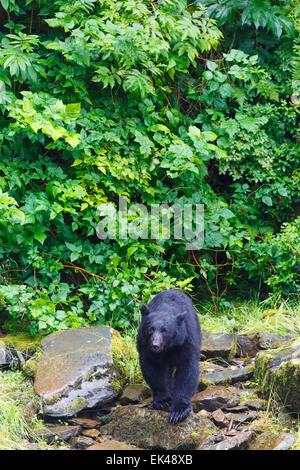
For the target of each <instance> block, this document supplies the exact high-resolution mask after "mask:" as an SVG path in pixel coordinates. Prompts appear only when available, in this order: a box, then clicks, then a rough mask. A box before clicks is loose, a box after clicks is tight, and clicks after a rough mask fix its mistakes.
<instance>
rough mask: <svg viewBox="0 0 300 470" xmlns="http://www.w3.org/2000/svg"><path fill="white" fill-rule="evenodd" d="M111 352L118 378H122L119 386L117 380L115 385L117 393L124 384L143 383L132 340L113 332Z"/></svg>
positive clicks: (137, 356)
mask: <svg viewBox="0 0 300 470" xmlns="http://www.w3.org/2000/svg"><path fill="white" fill-rule="evenodd" d="M111 351H112V357H113V360H114V363H115V364H116V366H117V367H118V369H119V372H120V377H122V378H121V383H120V384H118V380H116V383H115V386H116V387H117V388H119V391H120V390H121V389H122V388H123V387H124V385H126V384H133V383H142V382H144V379H143V376H142V373H141V369H140V364H139V355H138V351H137V348H136V344H135V341H134V339H133V338H131V337H130V336H126V337H123V336H121V334H120V333H119V332H118V331H116V330H114V331H113V335H112V346H111ZM118 375H119V374H118Z"/></svg>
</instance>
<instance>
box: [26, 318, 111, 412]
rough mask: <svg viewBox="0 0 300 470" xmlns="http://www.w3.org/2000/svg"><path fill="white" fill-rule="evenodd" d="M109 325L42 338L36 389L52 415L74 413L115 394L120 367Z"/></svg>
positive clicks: (67, 331) (107, 399)
mask: <svg viewBox="0 0 300 470" xmlns="http://www.w3.org/2000/svg"><path fill="white" fill-rule="evenodd" d="M113 333H114V332H113V330H112V329H111V328H110V327H108V326H98V327H91V328H78V329H70V330H63V331H59V332H55V333H52V334H51V335H49V336H47V337H46V338H44V339H43V340H42V341H41V347H42V355H41V357H39V359H38V361H37V365H36V374H35V380H34V390H35V392H36V394H37V395H38V396H39V397H40V398H41V401H42V412H43V414H45V415H49V416H74V415H75V414H77V413H78V412H79V411H81V410H82V409H84V408H91V407H94V406H95V405H99V406H101V405H102V404H104V403H107V402H110V401H112V400H113V399H114V398H116V396H117V394H118V391H117V388H118V387H117V386H116V383H118V380H119V374H120V372H119V370H118V368H117V366H116V365H115V364H114V361H113V338H114V334H113Z"/></svg>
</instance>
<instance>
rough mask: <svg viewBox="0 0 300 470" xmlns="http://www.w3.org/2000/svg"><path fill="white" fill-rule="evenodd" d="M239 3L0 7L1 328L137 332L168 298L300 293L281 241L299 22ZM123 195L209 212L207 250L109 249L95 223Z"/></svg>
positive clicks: (219, 300)
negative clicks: (142, 307)
mask: <svg viewBox="0 0 300 470" xmlns="http://www.w3.org/2000/svg"><path fill="white" fill-rule="evenodd" d="M246 3H247V5H246V4H245V2H243V1H242V2H241V1H235V2H234V1H222V2H221V1H220V2H218V3H217V2H201V5H200V2H199V6H198V7H197V6H195V5H193V6H191V5H188V3H187V2H186V1H185V0H180V1H178V0H177V1H175V0H174V1H173V0H168V1H160V0H158V1H156V2H149V1H146V0H139V1H132V0H120V1H118V2H115V1H113V0H101V1H100V2H96V1H95V0H81V1H78V0H72V1H69V2H63V1H62V0H59V1H56V2H46V1H45V0H39V1H37V2H34V1H32V2H28V1H25V0H21V1H20V2H17V3H16V2H15V1H13V0H12V1H4V0H3V1H1V5H2V13H3V17H4V18H5V21H4V22H3V24H2V26H1V28H0V66H1V69H0V145H1V147H0V283H1V285H0V312H1V314H2V317H3V320H6V325H7V328H8V327H9V328H16V327H17V325H21V327H22V328H23V329H26V331H28V332H29V333H31V334H32V335H34V334H36V333H38V332H42V333H49V332H51V331H53V330H56V329H59V328H70V327H77V326H85V325H88V324H101V323H111V324H112V325H113V326H115V327H118V328H121V329H126V328H130V327H132V325H133V324H135V323H136V321H137V319H138V314H139V312H138V310H139V309H138V306H139V304H140V303H141V302H144V301H147V300H149V299H150V297H151V296H152V295H153V294H155V293H157V292H158V291H159V290H161V289H164V288H169V287H180V288H184V289H186V290H190V291H192V290H193V289H194V292H195V293H199V295H200V294H201V295H203V294H204V295H206V296H209V297H210V299H211V300H212V301H213V303H214V306H215V309H217V308H218V307H219V305H222V304H223V305H224V302H225V303H226V297H225V295H226V294H229V293H230V292H232V291H233V290H234V289H237V288H238V287H239V286H240V287H241V289H243V287H244V286H245V283H246V285H247V286H248V287H249V286H251V285H253V283H254V284H255V282H256V286H257V282H258V281H259V282H263V283H264V284H263V285H264V289H265V291H266V292H267V291H268V290H275V291H278V290H280V291H281V292H282V293H283V294H285V293H287V292H290V291H291V290H292V291H293V292H294V291H295V290H296V291H297V289H298V281H297V275H298V274H299V273H298V271H297V267H296V266H297V262H298V259H297V255H296V253H297V250H296V251H293V250H292V251H291V252H287V251H286V246H285V243H284V240H286V238H284V237H288V236H290V237H291V239H293V240H296V239H297V234H298V231H299V225H298V223H296V222H294V220H295V219H296V215H297V207H298V204H299V190H300V187H299V171H298V170H297V169H298V168H299V154H300V152H299V141H297V136H296V119H297V113H298V104H297V99H298V98H297V97H298V94H297V93H298V92H297V89H296V86H295V77H296V76H297V75H295V74H296V67H295V64H296V63H297V54H296V52H297V47H298V46H297V38H296V35H295V31H296V29H297V24H298V14H299V12H298V10H297V6H295V5H294V4H293V2H281V1H278V2H259V3H260V4H259V8H258V9H257V11H256V10H255V7H257V6H258V5H257V2H256V0H255V1H254V0H253V1H251V2H246ZM203 4H206V5H208V9H207V10H205V8H204V6H203ZM220 4H222V9H219V8H217V6H218V7H219V6H220ZM214 18H215V19H214ZM293 24H294V25H295V27H294V26H292V25H293ZM245 37H248V39H249V41H248V42H247V41H246V39H245ZM254 39H255V41H254ZM253 41H254V42H253ZM279 46H280V47H279ZM297 142H298V143H297ZM119 197H124V198H126V201H127V203H128V205H132V204H134V203H139V204H144V205H145V206H147V207H148V208H149V207H150V205H151V204H158V205H161V204H169V205H172V204H175V203H176V204H177V205H178V206H180V207H183V206H184V205H185V204H204V207H205V227H204V228H205V240H204V247H203V249H202V250H200V251H195V250H194V251H186V247H185V241H184V240H182V239H173V238H172V237H171V238H169V239H168V238H162V239H147V240H144V239H141V238H139V237H138V236H137V235H138V234H139V233H140V232H139V230H140V231H142V227H140V228H138V229H135V230H133V231H132V235H133V236H132V237H131V238H130V237H129V238H127V239H118V238H117V239H115V240H109V239H105V240H99V238H98V237H97V235H96V230H97V226H98V223H99V221H100V220H101V216H103V214H102V213H101V211H100V212H99V211H97V208H98V207H99V206H100V205H101V204H107V206H106V207H109V208H110V211H111V213H113V210H114V209H115V208H116V207H117V205H118V200H119ZM130 217H131V219H130V222H132V223H133V226H134V222H135V221H136V217H137V213H135V214H131V215H130ZM282 224H287V225H282ZM173 226H174V220H171V227H173ZM281 226H282V230H281ZM134 227H136V226H134ZM287 227H290V229H288V228H287ZM280 230H281V231H280ZM277 232H278V233H279V235H277ZM288 234H289V235H288ZM293 234H294V235H293ZM293 237H294V238H293ZM281 240H282V242H281ZM270 244H271V246H270ZM272 247H273V248H272ZM274 247H275V248H274ZM268 248H270V249H271V248H272V249H273V250H274V251H270V252H268ZM275 252H276V254H275ZM260 253H261V254H260ZM289 256H290V259H289V258H288V257H289ZM259 257H263V259H264V260H265V261H264V263H261V262H259V263H256V261H255V259H256V258H259ZM287 258H288V259H287ZM268 259H269V260H270V262H271V263H272V264H273V266H274V268H275V271H274V270H273V271H272V270H271V271H270V269H268V266H269V265H270V264H268V261H267V260H268ZM275 272H276V275H275ZM274 276H275V277H274ZM276 276H279V277H276ZM241 279H242V280H243V282H241ZM248 287H247V288H246V291H248Z"/></svg>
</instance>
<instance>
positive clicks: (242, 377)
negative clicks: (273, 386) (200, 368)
mask: <svg viewBox="0 0 300 470" xmlns="http://www.w3.org/2000/svg"><path fill="white" fill-rule="evenodd" d="M253 372H254V365H249V366H246V367H235V368H226V369H225V368H224V369H220V370H215V371H214V372H208V373H206V374H202V375H200V377H199V384H198V388H199V390H203V389H204V388H205V387H208V386H210V385H221V384H227V385H228V384H234V383H237V382H244V381H246V380H249V379H250V378H251V377H252V376H253Z"/></svg>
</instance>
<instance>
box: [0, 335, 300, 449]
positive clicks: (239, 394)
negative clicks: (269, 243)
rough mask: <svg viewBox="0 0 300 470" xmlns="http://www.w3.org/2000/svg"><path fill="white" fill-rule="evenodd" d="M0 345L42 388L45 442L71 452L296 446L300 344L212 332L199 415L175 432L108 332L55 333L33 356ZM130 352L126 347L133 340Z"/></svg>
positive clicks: (38, 403) (4, 359) (1, 353)
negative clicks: (130, 374) (131, 376)
mask: <svg viewBox="0 0 300 470" xmlns="http://www.w3.org/2000/svg"><path fill="white" fill-rule="evenodd" d="M4 340H5V338H3V339H2V341H1V338H0V364H2V367H9V366H10V365H11V364H12V363H14V366H16V363H17V364H18V366H19V367H21V368H22V369H23V371H24V372H25V373H26V374H27V375H28V376H31V377H32V379H33V381H34V391H35V397H34V399H32V400H31V401H30V402H29V403H27V404H26V413H27V415H28V416H32V417H34V416H35V415H36V414H39V415H42V416H43V419H44V421H45V423H46V425H47V426H46V428H45V429H43V430H41V431H40V437H42V438H43V440H46V441H47V442H48V444H49V445H51V443H57V442H58V441H62V442H65V443H66V446H67V447H68V448H70V449H78V450H84V449H85V450H105V449H109V450H112V449H114V450H117V449H120V450H125V449H181V450H182V449H188V450H192V449H198V450H206V449H208V450H225V449H250V450H261V449H264V450H286V449H292V448H294V447H295V445H298V444H296V441H297V429H298V428H297V426H298V421H297V419H298V413H300V393H299V390H300V338H299V337H298V338H297V337H296V338H293V337H291V336H279V335H271V334H265V333H258V334H255V335H234V334H212V333H209V332H204V333H203V343H202V358H201V362H200V369H201V375H200V379H199V392H198V393H197V394H196V395H194V397H193V400H192V402H193V412H192V413H191V414H190V416H189V417H188V418H187V419H186V420H185V421H184V422H182V423H179V424H177V425H171V424H169V422H168V415H167V411H157V410H153V409H152V407H151V400H152V399H151V392H150V390H149V389H148V388H147V387H146V386H145V385H144V384H130V385H128V384H127V385H126V380H125V378H124V374H123V371H122V367H120V364H119V363H117V362H116V360H115V348H116V346H115V345H116V341H117V342H118V347H120V335H118V334H117V333H116V332H114V331H113V330H111V329H110V328H109V327H94V328H80V329H77V330H76V329H74V330H65V331H61V332H57V333H54V334H52V335H49V336H48V337H46V338H45V339H43V341H42V342H41V350H38V351H35V352H34V354H33V352H32V353H31V354H29V356H30V357H28V351H27V353H26V355H25V354H24V352H21V351H19V350H18V349H17V348H16V347H12V346H8V345H7V343H5V341H4ZM124 347H125V342H124ZM34 446H35V445H34V444H33V447H34Z"/></svg>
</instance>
